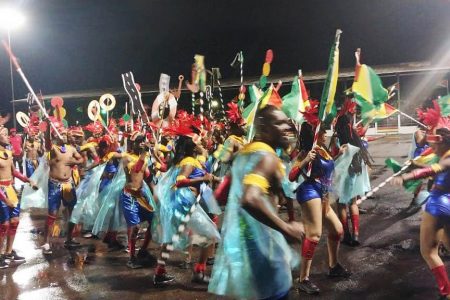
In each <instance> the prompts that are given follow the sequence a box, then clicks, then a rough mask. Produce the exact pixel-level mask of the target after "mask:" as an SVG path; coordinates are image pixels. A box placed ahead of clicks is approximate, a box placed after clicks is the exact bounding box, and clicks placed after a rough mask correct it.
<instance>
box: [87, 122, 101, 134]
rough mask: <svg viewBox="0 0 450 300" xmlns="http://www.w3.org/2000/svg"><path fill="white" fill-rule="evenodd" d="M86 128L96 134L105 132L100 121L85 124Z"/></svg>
mask: <svg viewBox="0 0 450 300" xmlns="http://www.w3.org/2000/svg"><path fill="white" fill-rule="evenodd" d="M84 129H85V130H87V131H89V132H91V133H94V134H100V133H102V132H103V126H102V124H101V123H100V121H95V122H92V123H89V124H88V125H86V126H84Z"/></svg>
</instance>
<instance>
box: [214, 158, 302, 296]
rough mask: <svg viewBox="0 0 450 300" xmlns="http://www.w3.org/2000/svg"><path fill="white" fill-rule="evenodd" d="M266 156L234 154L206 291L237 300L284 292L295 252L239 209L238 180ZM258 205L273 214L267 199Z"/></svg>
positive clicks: (240, 186)
mask: <svg viewBox="0 0 450 300" xmlns="http://www.w3.org/2000/svg"><path fill="white" fill-rule="evenodd" d="M264 155H267V153H266V152H263V151H260V152H256V153H250V154H243V153H242V154H238V156H237V157H236V158H235V159H234V162H233V167H232V170H231V171H232V175H231V176H232V183H231V188H230V193H229V196H228V202H227V206H226V208H225V213H224V220H223V225H222V233H221V237H222V242H221V243H219V247H218V250H217V255H216V260H215V264H214V266H213V270H212V277H211V281H210V283H209V287H208V291H209V292H211V293H214V294H218V295H227V296H230V297H232V298H237V299H264V298H269V297H271V296H274V295H277V294H279V293H280V292H284V291H288V290H289V289H290V288H291V286H292V275H291V269H292V268H293V267H294V266H296V265H297V264H298V262H299V258H298V254H297V252H296V251H295V250H294V249H292V248H291V247H290V246H289V245H288V244H287V242H286V240H285V238H284V237H283V235H282V234H281V233H280V232H278V231H276V230H274V229H272V228H270V227H268V226H266V225H264V224H263V223H261V222H259V221H257V220H256V219H255V218H253V217H252V216H251V215H250V214H249V213H248V212H247V211H246V210H244V209H243V208H242V207H241V203H240V201H241V200H240V199H241V197H242V194H243V185H242V180H243V178H244V176H245V175H246V174H249V173H251V172H252V170H253V169H254V167H255V166H256V165H257V164H258V163H259V161H260V160H261V159H262V158H263V157H264ZM261 201H262V202H263V203H264V204H265V205H266V206H267V207H268V208H269V209H270V210H272V211H273V212H275V208H274V207H273V205H272V204H271V203H270V201H269V199H268V198H267V197H262V198H261Z"/></svg>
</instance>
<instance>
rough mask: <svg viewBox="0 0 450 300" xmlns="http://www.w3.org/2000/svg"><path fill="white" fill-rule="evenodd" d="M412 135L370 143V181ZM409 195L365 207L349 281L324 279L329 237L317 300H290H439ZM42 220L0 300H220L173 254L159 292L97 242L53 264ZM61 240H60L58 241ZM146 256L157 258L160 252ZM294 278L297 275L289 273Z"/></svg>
mask: <svg viewBox="0 0 450 300" xmlns="http://www.w3.org/2000/svg"><path fill="white" fill-rule="evenodd" d="M409 142H410V136H388V137H385V138H382V139H379V140H377V141H374V142H371V143H370V151H371V153H372V155H373V157H374V158H375V161H376V162H375V168H374V170H373V174H372V180H373V181H372V183H373V185H376V184H377V183H379V182H380V181H381V180H382V179H384V178H386V177H388V176H389V175H390V174H391V173H390V172H389V171H387V170H386V169H385V168H384V167H383V161H384V159H385V158H386V157H387V156H391V157H395V158H397V159H398V160H399V161H403V160H404V159H405V156H404V154H405V153H407V151H408V149H409ZM410 200H411V195H409V194H406V193H405V192H403V190H402V189H401V188H397V187H392V186H388V187H386V188H385V189H383V190H381V191H380V192H379V193H378V194H376V197H375V199H373V200H368V201H366V202H364V203H363V204H362V206H363V207H364V208H366V209H367V210H368V213H367V214H365V215H362V217H361V232H360V236H361V241H362V246H361V247H359V248H349V247H347V246H342V248H341V261H342V263H343V265H345V266H346V267H348V268H350V269H351V270H352V271H353V272H354V275H353V276H352V277H351V279H349V280H345V281H334V280H329V279H327V278H326V272H327V260H326V248H325V247H326V245H325V240H326V233H325V232H324V236H323V238H322V242H321V243H320V245H319V246H318V251H317V253H316V255H315V257H314V262H313V268H312V275H311V278H312V280H313V281H314V282H316V283H317V284H318V285H319V287H320V288H321V289H322V293H321V295H320V296H306V295H303V294H302V295H299V294H298V292H297V291H296V290H295V289H293V290H292V292H291V296H292V297H291V298H292V299H297V298H300V299H437V291H436V287H435V284H434V281H433V278H432V276H431V273H430V272H429V270H428V269H427V267H426V265H425V263H424V262H423V261H422V259H421V257H420V252H419V245H418V235H419V228H418V224H419V222H420V214H419V213H417V211H416V212H411V211H408V210H407V209H406V207H407V206H408V204H409V202H410ZM44 221H45V215H44V213H42V212H38V211H34V212H31V213H28V212H25V213H23V214H22V218H21V224H20V227H19V233H18V236H17V243H16V248H17V249H18V250H19V252H20V254H23V255H24V256H26V257H27V262H26V263H24V264H22V265H19V266H15V267H12V268H9V269H6V270H0V299H8V300H9V299H32V300H39V299H51V300H57V299H108V300H110V299H218V297H216V296H214V295H211V294H208V293H207V292H206V288H205V287H202V286H198V285H193V284H191V283H190V273H189V272H187V271H182V270H180V269H178V268H177V267H176V266H177V265H178V264H179V263H180V262H181V260H182V255H180V254H177V255H175V256H174V257H173V259H172V260H171V262H170V263H169V267H168V270H169V271H170V272H171V273H173V274H174V275H176V277H177V282H176V283H175V284H173V285H171V286H169V287H167V288H164V289H161V288H156V287H154V286H153V283H152V280H151V276H152V275H153V270H152V269H140V270H130V269H128V268H127V267H126V266H125V263H126V261H127V257H126V253H124V252H112V253H111V252H108V251H107V249H106V247H105V246H104V245H103V244H102V243H101V242H100V241H95V240H84V239H82V240H81V242H82V243H83V244H84V245H85V247H83V248H82V249H81V250H79V251H78V252H77V253H69V252H68V251H67V250H65V249H64V248H62V247H61V246H60V248H59V249H58V250H57V251H55V253H54V255H53V257H52V258H51V259H47V258H44V257H43V256H42V254H41V251H40V250H39V249H38V248H37V247H38V245H40V239H41V237H40V236H39V234H34V233H33V232H35V230H36V228H42V227H43V224H44ZM61 242H62V241H61ZM151 251H152V252H153V253H154V254H156V253H157V246H156V245H152V247H151ZM83 255H86V256H87V257H88V261H87V262H88V263H86V264H84V265H81V264H75V265H74V264H72V263H71V257H72V256H83ZM294 275H295V276H298V272H294Z"/></svg>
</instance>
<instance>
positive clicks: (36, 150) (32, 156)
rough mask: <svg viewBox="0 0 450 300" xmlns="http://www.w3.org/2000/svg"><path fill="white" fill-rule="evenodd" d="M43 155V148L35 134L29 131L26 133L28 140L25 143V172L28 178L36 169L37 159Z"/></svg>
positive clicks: (33, 131)
mask: <svg viewBox="0 0 450 300" xmlns="http://www.w3.org/2000/svg"><path fill="white" fill-rule="evenodd" d="M43 154H44V148H43V145H42V143H41V141H40V140H39V138H38V137H37V132H36V131H35V130H32V129H30V130H29V132H28V138H27V140H26V141H25V166H26V168H25V170H26V173H27V176H28V177H31V175H33V173H34V171H36V168H37V167H38V163H39V162H38V159H39V157H41V156H42V155H43Z"/></svg>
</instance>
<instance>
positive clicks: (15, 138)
mask: <svg viewBox="0 0 450 300" xmlns="http://www.w3.org/2000/svg"><path fill="white" fill-rule="evenodd" d="M10 133H11V136H10V137H9V139H10V144H11V150H12V154H13V158H14V166H15V165H16V162H17V164H18V165H19V170H22V160H23V158H22V156H23V153H22V151H23V149H22V136H20V135H18V134H17V129H16V128H11V130H10ZM27 176H28V175H27Z"/></svg>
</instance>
